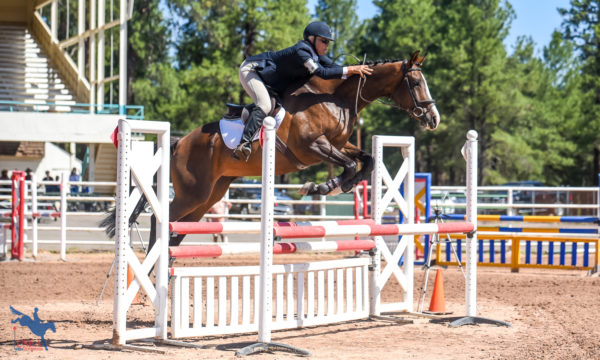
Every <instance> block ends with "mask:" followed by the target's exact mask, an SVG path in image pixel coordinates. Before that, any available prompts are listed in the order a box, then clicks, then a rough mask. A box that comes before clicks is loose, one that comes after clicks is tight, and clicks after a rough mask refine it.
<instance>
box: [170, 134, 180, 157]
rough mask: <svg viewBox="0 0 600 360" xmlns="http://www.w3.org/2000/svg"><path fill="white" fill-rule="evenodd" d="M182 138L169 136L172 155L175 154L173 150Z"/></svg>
mask: <svg viewBox="0 0 600 360" xmlns="http://www.w3.org/2000/svg"><path fill="white" fill-rule="evenodd" d="M179 140H181V136H171V137H170V138H169V144H170V146H171V155H173V150H175V148H176V147H177V143H179Z"/></svg>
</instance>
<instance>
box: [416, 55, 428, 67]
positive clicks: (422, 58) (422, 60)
mask: <svg viewBox="0 0 600 360" xmlns="http://www.w3.org/2000/svg"><path fill="white" fill-rule="evenodd" d="M426 57H427V54H425V55H423V56H421V57H420V58H419V59H417V62H418V63H419V64H421V65H423V62H424V61H425V58H426Z"/></svg>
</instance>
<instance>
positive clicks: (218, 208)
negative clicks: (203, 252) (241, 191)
mask: <svg viewBox="0 0 600 360" xmlns="http://www.w3.org/2000/svg"><path fill="white" fill-rule="evenodd" d="M229 209H231V203H230V202H229V201H227V200H225V198H222V199H221V200H219V201H217V202H216V203H215V204H214V205H213V206H212V207H211V208H210V209H208V214H215V215H225V212H226V210H229ZM208 221H210V222H223V221H225V217H224V216H220V217H211V218H209V219H208ZM219 237H221V242H227V236H226V235H224V234H213V242H219Z"/></svg>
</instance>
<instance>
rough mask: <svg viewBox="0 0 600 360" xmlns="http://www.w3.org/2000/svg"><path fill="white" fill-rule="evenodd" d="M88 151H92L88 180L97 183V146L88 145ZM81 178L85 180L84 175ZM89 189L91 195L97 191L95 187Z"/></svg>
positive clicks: (91, 186)
mask: <svg viewBox="0 0 600 360" xmlns="http://www.w3.org/2000/svg"><path fill="white" fill-rule="evenodd" d="M88 149H89V150H90V153H89V155H90V160H89V163H88V180H89V181H96V144H88ZM81 176H82V179H83V174H81ZM88 188H89V191H90V193H93V192H94V191H96V189H95V187H94V186H93V185H90V186H89V187H88Z"/></svg>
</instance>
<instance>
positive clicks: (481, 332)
mask: <svg viewBox="0 0 600 360" xmlns="http://www.w3.org/2000/svg"><path fill="white" fill-rule="evenodd" d="M317 258H319V259H326V258H332V256H326V255H325V256H324V255H321V256H317V255H310V256H290V258H281V257H277V258H276V259H278V261H279V262H284V261H289V260H291V261H293V262H302V261H307V260H315V259H317ZM111 261H112V254H109V253H97V254H70V255H69V261H68V262H62V261H60V260H59V259H58V256H57V255H56V254H50V253H45V254H41V256H40V257H39V260H38V261H36V262H33V261H25V262H22V263H18V262H3V263H0V358H10V359H17V358H19V359H124V360H138V359H140V358H142V359H161V360H164V359H165V356H167V358H168V359H231V358H235V355H234V353H235V350H237V349H239V348H241V347H243V346H245V345H247V344H249V343H253V342H255V341H256V340H257V336H256V334H249V335H241V336H222V337H208V338H196V339H193V340H192V342H193V343H195V344H199V345H203V346H204V348H203V349H188V348H176V347H167V346H162V345H161V346H157V347H156V348H157V349H160V350H163V351H165V352H166V355H165V354H153V353H142V352H131V351H126V352H116V351H107V350H94V349H90V348H88V346H89V345H91V344H92V343H94V342H102V341H108V340H109V339H110V338H111V336H112V316H113V313H112V295H113V279H112V277H111V279H110V281H109V285H108V286H107V289H106V291H105V293H104V298H103V300H102V301H101V302H100V304H99V305H97V304H96V301H97V300H98V296H99V294H100V291H101V289H102V285H103V283H104V281H105V279H106V274H107V272H108V270H109V269H110V265H111ZM252 261H254V260H253V259H239V258H236V260H234V259H233V258H220V259H211V260H207V262H208V263H210V264H219V265H227V264H230V265H239V264H240V263H241V262H245V264H251V263H252ZM443 274H444V290H445V301H446V307H447V309H448V310H449V311H453V312H454V314H453V315H451V316H458V315H464V312H465V305H464V299H465V290H464V279H463V278H462V274H461V273H460V271H459V270H458V269H456V268H450V269H446V270H444V272H443ZM433 277H434V272H431V277H430V282H429V284H430V286H432V284H433ZM422 282H423V270H422V269H420V268H417V269H415V304H416V305H417V304H418V302H419V297H420V294H421V289H422ZM394 283H395V281H394V282H392V283H391V284H389V285H388V286H389V288H386V289H385V292H384V297H385V298H393V297H394V296H395V295H396V294H398V292H399V287H398V286H395V284H394ZM477 286H478V287H477V289H478V294H477V296H478V298H477V300H478V310H479V314H480V315H481V316H484V317H487V318H492V319H499V320H504V321H508V322H510V323H512V327H510V328H507V327H497V326H492V325H476V326H463V327H459V328H451V327H448V325H447V323H444V322H442V323H432V322H430V321H429V320H428V319H423V318H411V319H414V320H415V321H414V323H412V324H390V323H388V322H385V321H381V320H378V321H372V320H363V321H352V322H347V323H343V324H338V325H329V326H321V327H312V328H306V329H302V330H285V331H277V332H274V333H273V334H272V339H273V341H275V342H281V343H286V344H290V345H294V346H298V347H300V348H303V349H306V350H308V351H310V352H311V353H312V354H313V356H312V358H314V359H600V330H599V326H600V325H599V324H600V305H599V299H600V278H598V277H593V276H592V277H588V276H586V274H585V273H584V272H582V271H559V270H555V271H550V270H532V269H529V270H521V272H520V273H511V272H510V270H509V269H504V268H498V269H490V268H482V267H480V268H479V269H478V284H477ZM430 294H431V288H430V289H429V290H428V296H427V298H426V306H428V304H429V296H430ZM9 305H12V306H13V307H14V308H15V309H17V310H19V311H21V312H23V313H25V314H27V315H29V316H32V314H33V311H34V308H35V307H38V309H39V311H38V315H39V317H40V318H41V319H42V320H45V321H53V322H54V323H55V325H56V332H51V331H48V332H47V334H46V338H47V340H48V351H40V350H39V347H37V346H34V347H32V348H31V349H26V350H25V351H16V350H15V339H16V340H18V341H20V342H19V344H23V342H24V341H25V343H26V340H27V339H31V340H32V341H34V342H37V341H38V340H39V337H36V336H35V335H33V334H32V333H31V332H30V331H29V329H27V328H25V327H20V326H18V325H16V326H15V324H12V323H11V320H13V319H15V318H16V315H14V314H12V313H11V311H10V309H9ZM133 311H137V312H142V313H143V312H147V313H148V317H147V320H148V322H150V320H151V314H152V310H151V307H150V306H146V307H143V306H138V307H137V309H134V310H133ZM31 350H34V351H31ZM251 358H256V359H288V358H296V356H294V355H291V354H286V353H274V354H260V355H254V356H252V357H251Z"/></svg>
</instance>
